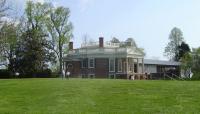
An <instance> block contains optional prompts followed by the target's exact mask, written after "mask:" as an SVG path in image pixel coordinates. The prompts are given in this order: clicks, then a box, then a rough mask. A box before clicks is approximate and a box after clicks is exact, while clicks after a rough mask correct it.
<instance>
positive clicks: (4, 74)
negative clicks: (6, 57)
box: [0, 69, 12, 79]
mask: <svg viewBox="0 0 200 114" xmlns="http://www.w3.org/2000/svg"><path fill="white" fill-rule="evenodd" d="M9 78H12V76H11V73H10V72H9V71H8V70H6V69H3V70H0V79H9Z"/></svg>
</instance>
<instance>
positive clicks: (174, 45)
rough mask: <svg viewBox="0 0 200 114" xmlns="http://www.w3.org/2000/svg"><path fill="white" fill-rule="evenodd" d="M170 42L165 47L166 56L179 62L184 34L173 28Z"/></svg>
mask: <svg viewBox="0 0 200 114" xmlns="http://www.w3.org/2000/svg"><path fill="white" fill-rule="evenodd" d="M169 40H170V42H169V43H168V44H167V46H166V47H165V52H164V55H165V56H167V57H168V58H169V59H171V60H175V61H178V54H179V49H178V47H179V46H180V45H181V43H182V42H183V33H182V31H181V30H180V29H179V28H176V27H175V28H173V29H172V30H171V33H170V35H169Z"/></svg>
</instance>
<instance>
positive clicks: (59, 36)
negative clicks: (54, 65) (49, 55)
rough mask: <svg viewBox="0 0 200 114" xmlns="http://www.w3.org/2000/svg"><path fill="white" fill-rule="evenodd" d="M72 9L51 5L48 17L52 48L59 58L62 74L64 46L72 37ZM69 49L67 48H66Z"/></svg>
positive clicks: (47, 24) (47, 22)
mask: <svg viewBox="0 0 200 114" xmlns="http://www.w3.org/2000/svg"><path fill="white" fill-rule="evenodd" d="M69 16H70V10H69V9H68V8H65V7H57V8H55V7H53V6H51V10H50V16H48V18H47V19H46V20H47V21H46V26H47V28H48V32H49V34H50V35H51V38H52V41H53V47H52V49H53V50H54V51H55V52H56V55H57V58H58V60H59V72H60V73H61V74H62V69H63V54H64V46H65V45H68V43H69V41H70V39H71V38H72V29H73V26H72V23H71V22H70V21H69ZM66 51H67V50H66Z"/></svg>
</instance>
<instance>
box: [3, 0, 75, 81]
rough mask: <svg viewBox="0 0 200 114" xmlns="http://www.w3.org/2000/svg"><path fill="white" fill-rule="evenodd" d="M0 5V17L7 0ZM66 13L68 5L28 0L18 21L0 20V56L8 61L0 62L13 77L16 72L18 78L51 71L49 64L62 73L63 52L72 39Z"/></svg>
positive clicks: (71, 27)
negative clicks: (61, 5) (56, 5)
mask: <svg viewBox="0 0 200 114" xmlns="http://www.w3.org/2000/svg"><path fill="white" fill-rule="evenodd" d="M0 6H2V7H1V9H0V20H2V18H3V17H4V16H6V11H7V10H9V8H7V6H6V0H1V2H0ZM69 16H70V10H69V9H68V8H65V7H54V6H53V5H52V4H51V3H43V4H42V3H39V2H32V1H28V2H27V3H26V8H25V11H24V15H23V16H21V18H20V19H19V21H10V20H8V21H6V20H4V21H3V20H2V21H1V23H0V24H1V28H0V58H1V60H2V61H8V62H7V63H8V64H1V65H5V66H6V68H7V71H8V72H9V74H10V75H11V76H12V77H13V76H15V75H16V73H17V75H18V74H19V75H20V76H21V77H38V76H39V75H40V76H41V75H42V74H44V75H46V74H51V71H50V69H49V68H50V67H52V66H55V67H56V68H57V69H58V70H57V72H58V73H61V71H62V67H63V61H62V58H63V54H64V53H67V51H68V50H67V45H68V42H69V41H70V39H71V38H72V29H73V26H72V23H71V22H70V21H69ZM57 62H58V63H57ZM58 64H59V65H58ZM5 72H6V71H5ZM0 75H1V74H0ZM44 77H45V76H44Z"/></svg>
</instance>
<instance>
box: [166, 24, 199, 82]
mask: <svg viewBox="0 0 200 114" xmlns="http://www.w3.org/2000/svg"><path fill="white" fill-rule="evenodd" d="M169 40H170V42H169V43H168V44H167V46H166V47H165V52H164V55H165V56H167V57H169V59H170V60H172V61H178V62H181V74H182V75H183V76H184V77H186V78H190V79H194V80H200V47H199V48H192V49H190V47H189V45H188V44H187V43H186V42H185V41H184V37H183V33H182V31H181V30H180V29H179V28H177V27H175V28H173V29H172V30H171V33H170V35H169Z"/></svg>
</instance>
